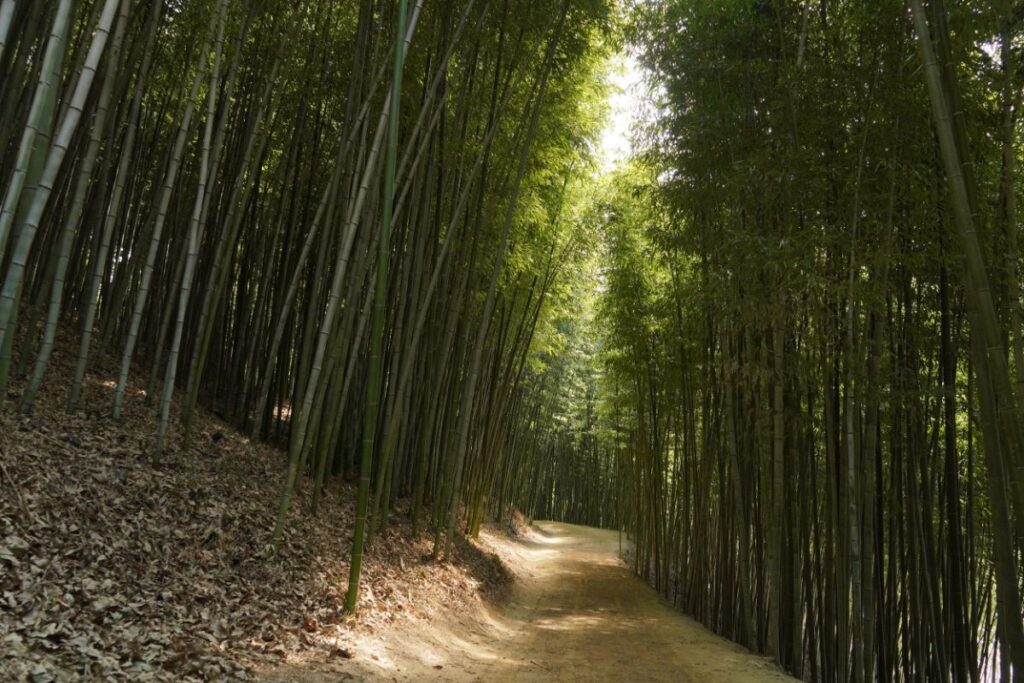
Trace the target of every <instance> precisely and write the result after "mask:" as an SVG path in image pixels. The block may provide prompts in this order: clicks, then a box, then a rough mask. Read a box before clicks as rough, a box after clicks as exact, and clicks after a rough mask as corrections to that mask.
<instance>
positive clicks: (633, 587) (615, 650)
mask: <svg viewBox="0 0 1024 683" xmlns="http://www.w3.org/2000/svg"><path fill="white" fill-rule="evenodd" d="M481 542H482V545H483V546H484V547H485V548H488V549H492V550H494V551H495V552H496V553H497V554H498V555H499V556H500V557H501V559H502V561H503V562H504V563H505V564H506V565H507V566H509V567H510V568H511V569H512V571H513V572H514V574H515V582H514V584H513V587H512V593H511V596H510V597H509V599H508V600H505V601H499V602H497V603H494V602H488V601H479V602H478V603H476V605H475V606H474V605H470V609H468V610H467V609H466V608H465V607H446V606H442V605H435V606H434V609H433V612H434V613H433V614H432V615H430V616H429V617H428V618H422V617H418V618H416V619H411V620H406V621H403V622H401V623H396V624H394V625H392V626H391V627H389V628H388V629H387V630H386V631H382V632H378V633H374V634H366V635H360V636H358V637H357V638H356V639H355V640H354V641H353V643H352V644H353V647H354V648H355V651H356V652H357V655H356V656H355V657H354V658H353V659H351V660H348V661H345V662H338V661H330V660H325V659H324V658H322V657H318V656H316V655H315V654H314V655H313V656H311V657H308V658H297V659H294V660H291V661H289V662H287V663H286V664H284V665H281V666H277V667H274V668H271V669H268V670H266V671H264V672H263V677H264V679H265V680H266V681H267V682H268V683H271V682H272V683H329V682H330V683H333V682H334V681H339V680H341V681H352V680H355V681H403V682H404V681H414V682H420V681H452V682H453V683H463V682H470V681H473V682H480V683H492V682H495V683H502V682H503V681H521V682H527V683H528V682H534V683H540V682H551V683H554V682H579V683H587V682H590V683H596V682H598V681H609V682H612V681H615V682H620V681H645V682H646V681H652V682H653V681H672V682H673V683H686V682H694V683H698V682H699V683H769V682H771V681H793V680H795V679H792V678H790V677H789V676H787V675H785V674H783V673H782V672H781V671H779V670H778V668H777V667H776V666H775V665H774V664H772V663H771V662H770V661H769V660H767V659H765V658H762V657H759V656H757V655H754V654H752V653H750V652H749V651H748V650H746V649H744V648H742V647H740V646H739V645H736V644H735V643H732V642H730V641H728V640H726V639H724V638H721V637H719V636H716V635H714V634H713V633H711V632H710V631H708V630H707V629H705V628H704V627H703V626H701V625H700V624H698V623H697V622H695V621H693V620H692V619H690V618H688V617H686V616H683V615H681V614H679V613H677V612H675V611H673V610H672V609H671V608H670V607H669V606H668V605H666V604H665V603H664V602H663V601H662V600H661V599H660V598H659V597H658V595H657V593H656V592H655V591H654V590H653V589H651V588H650V587H649V586H648V585H647V584H645V583H644V582H643V581H641V580H640V579H638V578H637V577H636V576H635V575H633V573H632V572H631V571H630V570H629V569H628V568H627V567H626V566H625V565H624V564H623V562H622V561H621V560H620V559H619V538H618V534H616V533H615V532H614V531H605V530H601V529H591V528H588V527H580V526H573V525H569V524H557V523H553V522H538V523H536V524H535V525H534V527H532V528H530V529H529V530H527V531H525V532H524V533H522V534H521V535H520V537H519V538H509V537H507V536H505V535H502V534H496V533H493V532H487V531H485V532H484V533H483V534H481Z"/></svg>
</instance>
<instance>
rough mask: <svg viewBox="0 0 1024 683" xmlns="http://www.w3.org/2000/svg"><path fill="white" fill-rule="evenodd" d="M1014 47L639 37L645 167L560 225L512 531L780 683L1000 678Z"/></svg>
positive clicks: (653, 13) (897, 32) (998, 18)
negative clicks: (739, 654)
mask: <svg viewBox="0 0 1024 683" xmlns="http://www.w3.org/2000/svg"><path fill="white" fill-rule="evenodd" d="M1022 19H1024V14H1022V12H1021V7H1020V5H1019V4H1013V3H1005V2H1000V1H998V0H997V1H995V2H967V3H946V2H943V0H931V1H930V2H924V1H923V0H910V2H909V3H904V2H901V1H899V0H896V1H892V2H889V1H886V2H877V3H857V2H845V1H842V0H825V1H823V2H815V3H805V2H778V1H773V0H766V1H754V2H748V1H740V0H737V1H735V2H721V3H704V2H698V1H696V0H660V1H658V2H652V3H641V4H640V5H639V6H638V7H636V8H635V9H634V12H633V17H632V22H631V28H630V29H629V30H630V32H631V39H632V43H633V44H634V46H635V49H636V51H637V58H638V59H639V61H640V63H641V64H642V65H643V67H644V68H645V69H646V72H647V79H648V80H649V81H650V84H651V89H652V97H653V98H654V101H653V103H652V105H651V107H650V111H649V112H647V114H646V115H645V123H644V130H643V133H642V136H641V140H640V144H641V148H642V150H643V153H642V154H641V155H640V157H639V158H637V159H636V160H635V161H634V162H633V163H632V164H631V165H630V166H628V167H625V168H620V169H619V170H618V171H617V173H616V175H614V176H613V177H612V178H610V179H609V180H607V181H606V184H605V186H604V187H603V188H602V189H601V190H600V191H598V192H597V193H596V195H595V196H594V197H592V198H591V199H590V208H589V209H588V210H587V211H586V212H584V215H586V216H587V219H586V220H587V222H588V223H590V224H591V225H594V226H596V227H597V229H598V230H599V232H600V233H601V239H602V242H603V244H602V246H601V247H600V253H599V254H597V255H596V256H595V257H594V259H593V261H592V262H591V263H590V265H589V266H587V267H588V268H590V269H591V270H592V273H591V274H590V275H588V276H586V277H585V278H583V279H581V280H580V284H579V287H580V290H579V291H580V292H581V296H582V297H583V298H585V299H586V300H587V301H588V302H589V304H588V306H587V307H578V306H577V307H575V309H578V310H582V313H579V312H577V310H563V311H561V312H560V315H561V316H562V319H561V321H560V322H558V323H557V325H558V326H559V330H560V341H559V343H558V344H553V345H550V348H549V349H548V350H547V351H546V353H545V355H544V356H543V357H544V359H545V363H544V364H541V365H538V366H537V367H536V368H534V369H533V371H532V374H531V375H530V377H529V381H528V384H527V386H528V391H527V393H526V399H525V400H526V401H527V406H528V410H527V411H526V414H527V415H535V416H536V417H532V418H531V419H530V420H528V421H526V422H525V423H524V427H523V428H522V430H521V431H522V433H523V436H522V437H521V443H522V444H523V447H524V448H526V449H527V454H526V455H524V456H523V457H525V458H527V460H528V461H529V462H531V463H532V467H533V468H534V471H535V472H536V473H537V474H536V477H537V479H538V480H539V481H540V490H538V491H534V492H531V493H530V494H529V497H526V498H522V499H520V500H519V505H520V506H521V507H523V509H525V510H527V511H528V512H530V513H531V514H534V515H537V516H538V517H542V518H543V517H555V518H557V519H564V520H566V521H572V522H578V523H585V524H599V525H604V526H610V527H616V526H617V527H618V528H620V529H622V530H623V531H624V532H625V533H626V535H627V536H628V537H629V538H630V539H631V540H632V541H633V544H634V547H635V550H634V552H633V555H632V561H633V563H634V567H635V569H636V571H637V572H638V573H639V574H641V575H642V576H643V577H645V578H646V579H647V580H649V581H650V583H651V584H652V585H653V586H654V587H656V588H657V589H658V590H659V591H660V592H661V593H662V594H663V595H664V596H665V598H666V599H667V600H669V601H670V602H671V603H673V604H674V605H676V606H677V607H678V608H680V609H681V610H683V611H685V612H686V613H688V614H690V615H692V616H694V617H695V618H696V619H698V620H699V621H700V622H702V623H703V624H705V625H707V626H708V627H709V628H711V629H713V630H714V631H716V632H718V633H720V634H723V635H725V636H726V637H728V638H731V639H733V640H735V641H737V642H739V643H741V644H743V645H746V646H748V647H750V648H751V649H753V650H755V651H758V652H762V653H765V654H767V655H769V656H771V657H772V658H774V659H775V660H776V661H777V662H779V663H780V664H781V665H782V666H783V667H784V668H785V669H787V670H788V671H790V672H792V673H794V674H795V675H797V676H799V677H801V678H803V679H804V680H810V681H874V680H882V681H890V680H901V681H981V680H990V681H1016V680H1024V631H1022V614H1024V603H1022V601H1021V590H1022V586H1024V571H1022V569H1021V561H1022V559H1024V558H1022V556H1021V549H1022V548H1024V543H1022V539H1024V504H1022V503H1024V500H1022V498H1021V494H1022V493H1024V477H1022V474H1024V469H1022V468H1024V451H1022V448H1021V445H1022V444H1021V441H1020V431H1021V426H1022V425H1024V413H1022V410H1024V404H1022V403H1021V401H1024V327H1022V317H1021V294H1020V253H1019V241H1018V229H1019V226H1020V222H1019V217H1018V213H1017V208H1016V197H1017V196H1019V193H1020V190H1021V183H1020V179H1019V177H1018V175H1017V171H1016V167H1017V162H1018V160H1019V158H1020V153H1021V146H1020V142H1021V138H1020V129H1019V111H1020V105H1021V103H1020V97H1021V91H1022V79H1021V69H1020V66H1019V65H1020V58H1021V44H1022V41H1021V38H1022V33H1021V28H1022V27H1021V21H1022ZM587 278H591V279H592V280H593V279H596V284H593V283H591V284H589V285H587V284H586V282H585V280H586V279H587ZM567 382H568V385H569V387H570V389H566V383H567Z"/></svg>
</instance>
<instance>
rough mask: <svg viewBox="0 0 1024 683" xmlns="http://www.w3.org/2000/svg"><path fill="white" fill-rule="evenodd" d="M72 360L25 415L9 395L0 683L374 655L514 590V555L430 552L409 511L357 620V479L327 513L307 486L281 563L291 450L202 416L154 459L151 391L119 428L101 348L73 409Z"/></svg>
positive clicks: (372, 557)
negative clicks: (68, 405) (371, 645)
mask: <svg viewBox="0 0 1024 683" xmlns="http://www.w3.org/2000/svg"><path fill="white" fill-rule="evenodd" d="M73 360H74V353H73V351H72V350H71V349H67V348H58V349H57V350H56V351H55V353H54V358H53V365H52V367H51V370H50V377H51V378H52V379H51V381H48V382H47V383H45V384H44V391H42V392H41V393H40V395H39V397H38V399H37V402H36V408H35V411H34V412H33V414H31V415H22V414H20V413H19V412H18V409H17V398H18V397H19V396H20V393H21V388H22V383H21V382H15V383H14V386H13V387H12V390H11V392H10V394H9V396H8V398H9V399H11V400H8V401H6V402H0V681H3V682H5V683H6V682H7V681H32V682H33V683H47V682H49V681H83V680H84V681H91V680H95V681H199V680H209V681H225V680H252V679H254V678H255V675H254V672H255V671H257V670H260V671H265V670H267V668H268V667H273V666H274V665H276V664H279V663H281V662H287V661H292V660H293V659H296V658H300V659H301V658H302V657H304V656H307V655H308V656H313V655H315V656H322V657H325V658H328V659H336V660H339V661H347V659H346V658H354V657H359V656H362V654H361V651H360V650H359V648H357V647H355V646H354V645H352V644H351V643H352V642H353V641H356V640H358V639H360V638H370V637H373V636H374V635H375V634H376V633H380V632H387V630H388V627H389V626H390V625H391V624H393V623H401V622H403V621H406V620H409V619H418V618H421V616H423V615H425V614H426V613H427V612H424V610H427V611H429V610H432V609H433V606H434V605H437V604H440V603H444V604H446V605H449V606H450V607H451V608H452V609H467V610H472V609H477V605H478V604H479V603H480V602H481V601H482V600H484V599H488V600H494V599H498V598H499V597H500V595H501V594H502V593H503V592H504V591H505V590H506V588H507V586H508V582H509V575H508V573H507V571H506V570H505V569H504V567H503V565H502V563H501V561H500V560H498V558H496V557H494V556H493V555H490V554H488V553H487V552H485V551H484V550H482V549H481V548H480V546H478V545H476V544H474V543H472V542H468V541H460V542H458V543H457V544H456V548H455V553H454V559H453V561H452V562H433V561H431V560H430V558H429V555H430V552H431V549H432V543H431V538H430V536H429V535H428V534H425V533H421V534H419V535H418V536H414V535H413V534H412V531H411V528H410V525H409V522H408V520H407V517H406V516H405V515H404V514H401V513H402V512H403V511H402V510H399V511H397V513H396V514H395V515H393V516H392V518H391V523H390V525H389V527H388V528H387V529H386V530H384V531H382V532H381V533H379V534H378V536H377V538H376V540H375V542H374V544H373V546H372V548H371V549H370V551H369V554H368V556H367V558H366V560H364V563H363V581H362V586H363V588H362V591H361V594H360V609H359V611H358V615H357V616H356V617H354V618H353V617H351V616H348V615H345V614H344V613H343V610H342V605H343V603H344V594H345V589H346V586H347V584H348V567H349V563H348V556H349V552H350V548H351V529H352V521H353V515H354V505H353V503H354V500H355V488H354V486H353V485H351V484H346V483H343V482H341V481H339V480H335V481H333V482H332V483H331V485H330V486H328V487H327V488H326V490H325V491H324V494H323V496H322V498H321V500H320V506H319V510H318V511H317V512H315V513H314V512H312V511H311V510H310V505H309V500H310V487H309V482H308V481H306V482H303V483H302V484H301V485H300V488H299V489H298V490H297V491H296V495H295V496H294V498H293V503H292V511H291V514H290V516H289V523H288V525H287V527H286V532H285V535H284V540H283V543H282V544H281V547H280V549H279V551H278V553H277V555H276V556H275V557H274V558H273V559H268V557H267V552H266V551H267V543H268V540H269V537H270V532H271V529H272V528H273V523H274V519H275V514H276V511H277V508H278V503H279V501H280V492H281V488H282V483H283V481H284V475H285V456H284V454H283V453H282V452H281V451H280V450H278V449H276V448H273V447H271V446H268V445H264V444H254V443H250V442H249V440H248V439H247V438H245V437H244V436H242V435H241V434H239V433H237V432H236V431H234V430H232V429H231V427H229V426H228V425H227V424H225V423H223V422H221V421H220V420H218V419H216V418H214V417H212V416H211V415H209V414H207V413H203V412H200V414H199V415H198V417H197V425H196V427H195V436H194V438H193V441H192V444H191V445H189V446H188V447H187V448H186V447H185V446H184V445H183V443H182V441H181V439H180V435H178V434H177V433H173V434H172V435H171V440H170V442H169V448H168V449H167V450H166V451H165V456H164V458H163V459H162V461H161V462H160V463H158V464H154V462H153V460H152V458H151V453H152V445H153V438H154V434H155V431H156V423H155V420H154V412H155V408H154V407H153V405H147V404H146V402H145V400H144V399H145V391H144V390H143V388H142V386H141V385H140V384H134V383H133V384H130V385H129V391H128V400H127V401H126V404H125V412H124V415H123V419H122V420H121V421H120V422H115V421H114V420H113V419H111V418H110V416H109V413H110V405H111V401H112V397H113V387H114V383H113V381H110V380H109V379H107V378H112V377H116V366H115V365H112V363H111V359H109V358H102V357H101V358H98V359H97V362H96V367H95V368H94V372H93V373H92V374H91V375H90V378H89V382H88V384H87V386H86V387H85V390H84V394H83V397H82V401H81V405H82V409H81V410H79V411H77V412H74V413H71V414H68V413H67V412H66V411H65V410H64V401H65V397H66V396H67V378H70V377H71V375H72V370H73ZM311 653H312V654H311ZM342 680H344V678H342Z"/></svg>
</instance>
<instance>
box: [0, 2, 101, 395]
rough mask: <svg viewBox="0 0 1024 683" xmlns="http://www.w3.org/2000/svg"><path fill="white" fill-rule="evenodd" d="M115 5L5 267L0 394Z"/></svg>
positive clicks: (80, 79)
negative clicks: (30, 271) (29, 269)
mask: <svg viewBox="0 0 1024 683" xmlns="http://www.w3.org/2000/svg"><path fill="white" fill-rule="evenodd" d="M118 4H119V0H106V3H105V4H104V5H103V12H102V14H101V15H100V19H99V23H98V25H97V26H96V31H95V33H94V34H93V38H92V42H91V43H90V45H89V52H88V54H87V55H86V58H85V63H84V64H83V66H82V72H81V73H80V74H79V77H78V82H77V83H76V84H75V89H74V92H73V94H72V96H71V100H70V102H69V104H68V108H67V111H66V112H65V114H64V117H63V118H62V120H61V123H60V127H59V128H58V131H57V135H56V136H55V138H54V140H53V144H52V146H51V147H50V151H49V153H48V154H47V157H46V166H45V167H44V169H43V175H42V177H41V178H40V180H39V185H38V186H37V188H36V192H35V194H34V195H33V196H32V203H31V205H30V206H29V207H28V210H27V212H26V214H25V219H24V222H23V223H22V224H21V226H20V227H19V231H18V240H17V242H16V243H15V247H14V251H13V254H12V256H11V261H10V263H9V264H8V266H7V274H6V277H5V279H4V285H3V289H2V290H0V348H2V349H3V350H4V352H3V354H2V355H0V393H2V392H4V391H6V388H7V373H8V369H9V367H10V352H9V350H10V348H11V340H12V339H13V336H14V330H15V327H16V324H17V306H18V301H19V300H20V298H21V289H22V284H23V280H24V276H25V269H26V266H27V263H28V257H29V252H30V250H31V249H32V243H33V242H34V241H35V236H36V232H37V231H38V228H39V223H40V221H41V220H42V216H43V210H44V209H45V208H46V205H47V202H48V200H49V198H50V193H51V192H52V190H53V186H54V184H55V183H56V181H57V174H58V173H59V172H60V168H61V165H62V164H63V162H64V156H65V154H66V153H67V151H68V147H69V146H70V145H71V138H72V136H73V135H74V133H75V130H76V129H77V127H78V122H79V120H80V119H81V117H82V111H83V109H84V108H85V104H86V99H87V98H88V96H89V91H90V90H91V89H92V83H93V80H94V77H95V75H96V69H97V68H98V66H99V61H100V58H101V57H102V56H103V51H104V49H105V48H106V45H107V38H108V36H109V34H110V28H111V25H112V24H113V22H114V15H115V13H116V12H117V8H118ZM2 243H3V239H0V244H2Z"/></svg>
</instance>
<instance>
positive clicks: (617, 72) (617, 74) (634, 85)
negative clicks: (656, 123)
mask: <svg viewBox="0 0 1024 683" xmlns="http://www.w3.org/2000/svg"><path fill="white" fill-rule="evenodd" d="M607 78H608V80H609V82H610V84H611V88H610V92H609V94H608V105H609V107H610V109H611V111H609V113H608V120H607V121H606V122H605V127H604V130H603V131H601V140H600V148H599V149H598V161H599V162H600V166H601V171H602V172H605V173H606V172H608V171H610V170H612V169H613V168H614V167H615V165H616V164H617V163H618V162H620V161H622V160H623V159H626V158H628V157H629V156H630V155H631V154H632V152H633V126H634V124H635V122H636V120H637V119H638V117H639V111H640V97H641V95H642V88H643V83H642V78H641V75H640V67H639V65H638V64H637V62H636V59H634V57H633V56H632V55H630V54H628V53H620V54H617V55H615V56H614V57H612V59H610V60H609V62H608V73H607Z"/></svg>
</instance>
